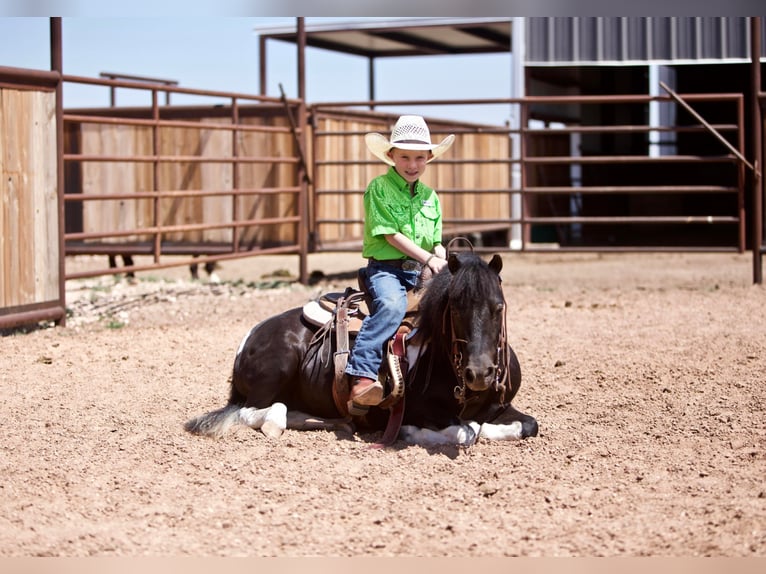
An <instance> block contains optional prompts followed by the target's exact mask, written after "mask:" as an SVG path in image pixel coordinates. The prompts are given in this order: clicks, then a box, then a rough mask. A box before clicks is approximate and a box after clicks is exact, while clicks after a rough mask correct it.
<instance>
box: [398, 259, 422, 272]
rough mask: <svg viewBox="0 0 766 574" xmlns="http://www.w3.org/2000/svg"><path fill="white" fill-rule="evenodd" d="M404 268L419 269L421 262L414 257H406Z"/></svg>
mask: <svg viewBox="0 0 766 574" xmlns="http://www.w3.org/2000/svg"><path fill="white" fill-rule="evenodd" d="M402 269H403V270H404V271H419V270H420V263H418V262H417V261H415V260H414V259H405V261H404V262H403V263H402Z"/></svg>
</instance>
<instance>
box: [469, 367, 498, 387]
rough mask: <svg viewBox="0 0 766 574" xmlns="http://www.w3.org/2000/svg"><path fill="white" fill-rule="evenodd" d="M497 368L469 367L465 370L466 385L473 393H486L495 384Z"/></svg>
mask: <svg viewBox="0 0 766 574" xmlns="http://www.w3.org/2000/svg"><path fill="white" fill-rule="evenodd" d="M496 372H497V367H496V366H495V365H490V366H488V367H486V368H482V367H479V368H476V367H473V366H471V365H467V366H466V368H465V369H464V370H463V379H464V380H465V385H466V386H467V387H468V388H469V389H471V390H472V391H486V390H487V389H488V388H489V387H490V385H492V384H493V383H494V382H495V373H496Z"/></svg>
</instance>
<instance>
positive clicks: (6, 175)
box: [0, 68, 65, 328]
mask: <svg viewBox="0 0 766 574" xmlns="http://www.w3.org/2000/svg"><path fill="white" fill-rule="evenodd" d="M57 77H58V76H57V75H55V74H46V73H26V74H25V72H24V71H23V70H16V71H15V72H14V71H13V69H10V68H4V69H0V328H5V327H12V326H16V325H20V324H24V323H26V322H28V320H30V319H32V320H44V319H50V320H60V319H61V318H62V317H63V316H64V313H65V311H64V303H63V300H62V297H61V293H60V281H59V280H60V265H59V263H60V248H59V238H60V237H59V199H58V156H57V121H56V91H55V85H56V83H57Z"/></svg>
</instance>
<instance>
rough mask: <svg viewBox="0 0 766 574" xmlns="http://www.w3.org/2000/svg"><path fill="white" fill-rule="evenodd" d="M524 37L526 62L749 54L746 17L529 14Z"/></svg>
mask: <svg viewBox="0 0 766 574" xmlns="http://www.w3.org/2000/svg"><path fill="white" fill-rule="evenodd" d="M764 32H766V22H762V23H761V34H762V35H763V34H764ZM526 37H527V47H526V59H525V63H526V65H528V66H545V65H564V64H568V65H576V64H591V65H592V64H606V63H610V62H622V63H624V62H636V63H643V64H646V63H647V62H649V61H665V62H669V61H671V60H672V61H673V63H676V64H677V63H680V62H684V61H685V62H698V61H711V60H713V61H714V60H724V61H727V60H728V61H731V60H738V61H746V60H749V59H750V23H749V19H748V18H745V17H701V16H681V17H592V16H589V17H561V18H547V17H531V18H528V19H527V30H526ZM761 56H762V57H763V56H766V52H764V48H762V49H761Z"/></svg>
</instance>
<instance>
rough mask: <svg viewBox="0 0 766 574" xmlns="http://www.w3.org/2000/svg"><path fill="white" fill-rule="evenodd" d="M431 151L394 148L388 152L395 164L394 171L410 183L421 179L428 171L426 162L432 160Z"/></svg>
mask: <svg viewBox="0 0 766 574" xmlns="http://www.w3.org/2000/svg"><path fill="white" fill-rule="evenodd" d="M431 155H432V154H431V152H430V151H413V150H408V149H399V148H396V147H395V148H392V149H391V150H389V152H388V157H390V158H391V159H392V160H393V162H394V169H396V172H397V173H398V174H399V175H401V176H402V177H403V178H404V179H405V180H406V181H407V182H408V183H413V182H415V181H417V180H418V179H420V176H421V175H423V173H424V172H425V171H426V162H427V161H428V160H429V159H430V158H431Z"/></svg>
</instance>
